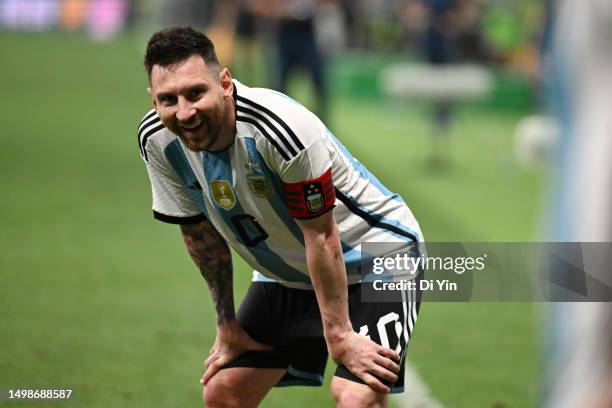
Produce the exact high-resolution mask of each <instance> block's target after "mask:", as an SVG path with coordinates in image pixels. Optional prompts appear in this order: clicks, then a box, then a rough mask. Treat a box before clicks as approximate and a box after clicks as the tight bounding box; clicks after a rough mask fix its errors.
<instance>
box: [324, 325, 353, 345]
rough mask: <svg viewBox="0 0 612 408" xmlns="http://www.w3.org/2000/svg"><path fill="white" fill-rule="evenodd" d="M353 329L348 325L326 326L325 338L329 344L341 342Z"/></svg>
mask: <svg viewBox="0 0 612 408" xmlns="http://www.w3.org/2000/svg"><path fill="white" fill-rule="evenodd" d="M352 331H353V328H352V327H351V326H350V324H349V325H342V326H334V327H326V328H325V340H326V341H327V343H329V344H337V343H341V342H342V341H344V339H346V337H347V336H348V335H349V334H350V333H351V332H352Z"/></svg>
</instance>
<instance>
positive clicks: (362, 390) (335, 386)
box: [331, 376, 389, 408]
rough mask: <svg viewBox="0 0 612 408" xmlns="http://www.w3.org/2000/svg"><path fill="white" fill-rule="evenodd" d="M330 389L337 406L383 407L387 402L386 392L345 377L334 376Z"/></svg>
mask: <svg viewBox="0 0 612 408" xmlns="http://www.w3.org/2000/svg"><path fill="white" fill-rule="evenodd" d="M331 391H332V395H333V397H334V401H336V407H338V408H384V407H386V406H387V405H388V404H389V396H388V394H382V393H378V392H376V391H374V390H373V389H372V388H370V387H369V386H367V385H365V384H360V383H357V382H354V381H351V380H347V379H346V378H341V377H336V376H334V378H333V379H332V382H331Z"/></svg>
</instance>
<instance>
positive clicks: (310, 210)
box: [277, 122, 336, 219]
mask: <svg viewBox="0 0 612 408" xmlns="http://www.w3.org/2000/svg"><path fill="white" fill-rule="evenodd" d="M319 124H320V122H319ZM320 125H321V126H317V127H316V128H315V132H312V133H311V134H309V135H306V137H303V135H299V134H298V137H300V138H301V140H305V141H306V143H304V148H303V149H301V150H300V151H298V152H297V154H296V156H295V157H293V158H292V159H291V160H288V161H279V162H278V163H277V166H278V168H277V171H278V174H279V177H280V179H281V181H282V184H283V190H284V193H285V201H286V204H287V207H288V209H289V213H290V215H291V216H292V217H294V218H298V219H308V218H315V217H318V216H319V215H321V214H323V213H325V212H326V211H329V210H331V209H332V208H333V207H334V203H335V201H336V194H335V189H334V182H333V177H332V152H331V151H330V148H329V145H328V143H327V138H326V131H325V127H324V126H323V125H322V124H320ZM301 136H302V137H301Z"/></svg>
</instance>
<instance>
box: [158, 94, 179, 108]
mask: <svg viewBox="0 0 612 408" xmlns="http://www.w3.org/2000/svg"><path fill="white" fill-rule="evenodd" d="M161 103H162V104H164V105H166V106H169V105H173V104H174V103H176V98H175V97H173V96H163V97H162V98H161Z"/></svg>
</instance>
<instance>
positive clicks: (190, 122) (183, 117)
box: [149, 55, 233, 151]
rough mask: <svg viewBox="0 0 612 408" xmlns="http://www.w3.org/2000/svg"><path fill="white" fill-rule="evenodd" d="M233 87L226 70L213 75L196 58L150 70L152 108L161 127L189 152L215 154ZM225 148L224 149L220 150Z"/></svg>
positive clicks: (223, 143) (229, 125)
mask: <svg viewBox="0 0 612 408" xmlns="http://www.w3.org/2000/svg"><path fill="white" fill-rule="evenodd" d="M232 91H233V85H232V79H231V75H230V74H229V71H228V70H227V69H223V70H222V71H221V73H217V72H216V70H215V69H210V68H209V67H208V66H206V63H205V62H204V60H203V59H202V57H200V56H199V55H193V56H191V57H189V58H187V59H186V60H184V61H181V62H179V63H177V64H174V65H171V66H169V67H161V66H159V65H154V66H153V69H152V70H151V88H149V92H150V93H151V95H152V97H153V106H154V107H155V109H156V110H157V113H158V114H159V116H160V118H161V120H162V122H163V123H164V125H165V126H166V127H167V128H168V129H170V130H171V131H172V132H173V133H175V134H176V135H178V136H179V137H180V138H181V140H182V141H183V143H184V144H185V145H186V146H187V147H188V148H189V149H190V150H193V151H203V150H218V149H220V148H222V145H225V144H227V143H226V142H228V141H226V140H222V139H223V138H222V136H224V135H225V136H227V135H228V132H227V131H226V132H223V130H226V129H227V128H228V127H231V126H232V125H231V123H229V122H230V119H229V118H228V112H229V110H230V109H233V108H232V106H231V103H228V102H229V101H230V98H231V96H232ZM223 147H225V146H223Z"/></svg>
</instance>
